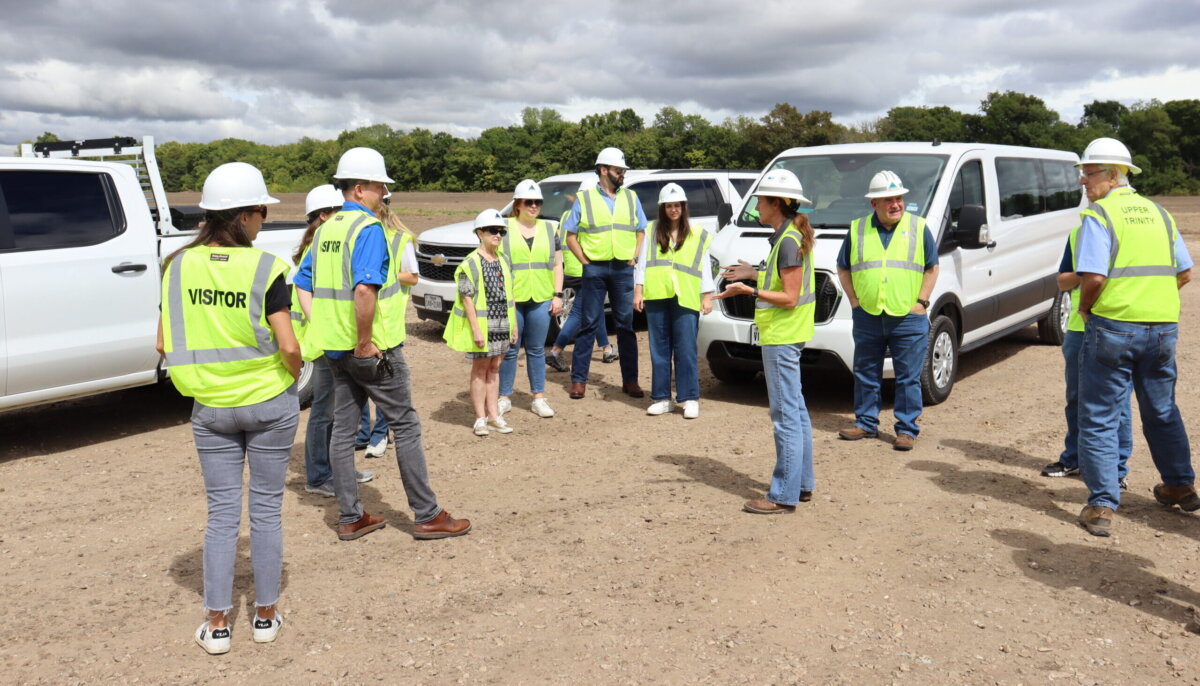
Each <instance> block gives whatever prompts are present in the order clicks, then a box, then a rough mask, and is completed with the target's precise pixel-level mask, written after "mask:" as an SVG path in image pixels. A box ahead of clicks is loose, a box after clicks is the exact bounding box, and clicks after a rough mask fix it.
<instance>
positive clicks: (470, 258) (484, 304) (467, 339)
mask: <svg viewBox="0 0 1200 686" xmlns="http://www.w3.org/2000/svg"><path fill="white" fill-rule="evenodd" d="M497 262H499V263H500V273H501V278H503V279H504V284H505V286H506V288H507V290H508V292H507V293H506V295H507V296H508V335H509V337H510V338H511V337H512V336H514V335H515V334H516V331H517V303H516V301H515V300H513V298H512V292H511V291H512V288H511V284H512V282H513V279H512V270H510V269H509V268H508V261H507V260H504V259H502V258H501V259H498V260H497ZM461 274H466V276H467V279H468V280H470V282H471V285H472V286H474V287H475V297H473V298H471V305H472V306H473V307H474V308H475V318H476V320H478V323H479V330H480V331H482V332H483V339H484V340H483V346H482V347H480V346H477V345H475V336H474V334H473V333H472V332H471V320H469V319H467V313H466V310H465V309H464V308H463V296H462V293H460V292H458V277H459V275H461ZM454 285H455V294H454V309H452V310H450V318H449V319H448V320H447V321H446V330H445V331H444V332H442V339H443V340H445V341H446V344H447V345H449V346H450V348H451V349H452V350H458V351H459V352H464V353H482V352H487V347H488V342H487V335H488V325H487V316H488V297H487V295H488V294H487V285H486V284H485V283H484V282H483V256H482V255H480V254H479V251H478V250H474V251H472V252H471V254H470V255H467V256H466V257H465V258H463V261H462V264H460V265H458V269H455V270H454Z"/></svg>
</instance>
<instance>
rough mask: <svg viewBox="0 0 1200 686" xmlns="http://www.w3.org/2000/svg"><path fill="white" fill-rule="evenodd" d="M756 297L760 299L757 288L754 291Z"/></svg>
mask: <svg viewBox="0 0 1200 686" xmlns="http://www.w3.org/2000/svg"><path fill="white" fill-rule="evenodd" d="M754 297H755V298H757V297H758V289H757V288H755V289H754Z"/></svg>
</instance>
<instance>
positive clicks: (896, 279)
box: [850, 212, 925, 317]
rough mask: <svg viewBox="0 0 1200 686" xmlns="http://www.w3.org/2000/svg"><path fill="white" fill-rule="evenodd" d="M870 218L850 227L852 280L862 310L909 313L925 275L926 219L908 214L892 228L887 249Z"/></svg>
mask: <svg viewBox="0 0 1200 686" xmlns="http://www.w3.org/2000/svg"><path fill="white" fill-rule="evenodd" d="M872 216H874V215H867V216H866V217H862V218H860V219H857V220H855V222H854V225H853V226H852V227H851V228H850V278H851V281H852V283H853V284H854V292H855V294H857V295H858V302H859V304H860V305H861V306H862V308H863V311H865V312H868V313H870V314H873V315H878V314H880V313H881V312H886V313H888V314H890V315H892V316H893V317H903V316H905V315H907V314H908V312H909V310H911V309H912V306H913V305H916V304H917V298H919V297H921V280H922V279H923V278H924V276H925V220H924V219H923V218H921V217H917V216H914V215H912V214H910V213H908V212H905V213H904V216H902V217H901V218H900V221H899V222H897V223H896V227H895V228H894V229H892V240H891V242H890V243H888V247H887V249H886V250H885V249H884V247H883V241H882V240H881V239H880V238H879V230H878V229H876V228H875V227H874V226H872V225H871V217H872Z"/></svg>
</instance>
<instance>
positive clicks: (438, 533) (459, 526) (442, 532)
mask: <svg viewBox="0 0 1200 686" xmlns="http://www.w3.org/2000/svg"><path fill="white" fill-rule="evenodd" d="M470 530H471V520H469V519H455V518H454V517H451V516H450V513H449V512H447V511H445V510H442V511H441V512H439V513H438V516H436V517H434V518H433V519H431V520H429V521H428V522H421V523H420V524H414V525H413V538H419V539H421V540H429V539H434V538H450V537H451V536H462V535H463V534H465V533H467V532H468V531H470Z"/></svg>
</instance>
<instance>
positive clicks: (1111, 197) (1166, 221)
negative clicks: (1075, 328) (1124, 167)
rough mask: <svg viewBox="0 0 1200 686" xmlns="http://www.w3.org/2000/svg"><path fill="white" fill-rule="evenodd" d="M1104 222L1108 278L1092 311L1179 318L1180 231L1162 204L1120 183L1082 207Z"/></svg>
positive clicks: (1126, 317)
mask: <svg viewBox="0 0 1200 686" xmlns="http://www.w3.org/2000/svg"><path fill="white" fill-rule="evenodd" d="M1081 214H1082V216H1084V217H1090V218H1092V219H1093V220H1094V221H1096V222H1098V223H1099V224H1100V225H1101V226H1103V227H1104V229H1105V231H1106V232H1107V233H1108V237H1109V241H1110V243H1111V246H1110V249H1109V264H1108V268H1109V270H1108V278H1107V279H1106V280H1105V281H1104V285H1103V287H1102V288H1101V290H1100V294H1099V295H1098V296H1097V297H1096V302H1095V303H1093V304H1092V313H1093V314H1096V315H1099V316H1101V317H1105V318H1108V319H1115V320H1118V321H1130V322H1178V321H1179V309H1180V307H1179V285H1178V280H1177V277H1176V273H1177V272H1178V263H1177V261H1176V257H1175V241H1176V239H1177V238H1178V232H1177V229H1176V227H1175V222H1174V220H1173V219H1172V218H1171V215H1170V214H1168V213H1167V211H1166V210H1164V209H1163V208H1162V207H1161V206H1159V205H1158V204H1157V203H1154V202H1152V201H1150V200H1148V199H1146V198H1143V197H1142V196H1140V195H1138V194H1137V193H1136V192H1135V191H1134V190H1133V189H1132V188H1130V187H1128V186H1122V187H1120V188H1116V189H1114V190H1112V191H1111V192H1110V193H1109V194H1108V195H1107V196H1105V197H1104V198H1101V199H1100V200H1098V201H1096V202H1094V203H1092V205H1091V206H1089V207H1088V208H1087V209H1085V210H1083V212H1082V213H1081Z"/></svg>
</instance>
